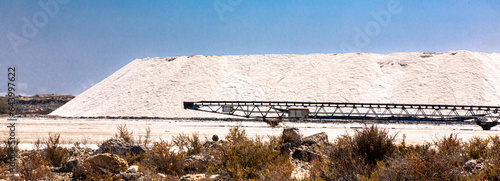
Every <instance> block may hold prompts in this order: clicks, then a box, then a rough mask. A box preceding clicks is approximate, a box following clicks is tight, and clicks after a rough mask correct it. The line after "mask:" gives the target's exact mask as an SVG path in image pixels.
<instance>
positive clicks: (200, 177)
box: [180, 173, 207, 181]
mask: <svg viewBox="0 0 500 181" xmlns="http://www.w3.org/2000/svg"><path fill="white" fill-rule="evenodd" d="M206 177H207V176H206V175H205V174H203V173H200V174H187V175H184V176H182V177H181V178H180V179H181V180H186V181H187V180H203V179H205V178H206Z"/></svg>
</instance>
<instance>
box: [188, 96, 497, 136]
mask: <svg viewBox="0 0 500 181" xmlns="http://www.w3.org/2000/svg"><path fill="white" fill-rule="evenodd" d="M184 108H185V109H192V110H197V111H204V112H212V113H219V114H226V115H233V116H238V117H246V118H262V119H264V120H266V118H276V119H280V120H281V119H345V120H396V121H398V120H404V121H441V122H465V121H474V122H475V123H476V124H477V125H479V126H481V127H482V128H483V129H484V130H490V128H491V127H493V126H495V125H497V124H498V121H499V120H500V114H499V112H500V106H470V105H432V104H379V103H336V102H283V101H199V102H184Z"/></svg>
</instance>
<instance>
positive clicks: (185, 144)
mask: <svg viewBox="0 0 500 181" xmlns="http://www.w3.org/2000/svg"><path fill="white" fill-rule="evenodd" d="M172 142H173V143H174V144H175V145H176V146H177V147H178V148H179V150H181V151H183V152H186V154H187V155H196V154H199V153H201V151H202V149H203V144H202V143H201V140H200V135H199V134H198V133H193V134H192V135H191V136H187V135H185V134H179V136H174V137H173V138H172Z"/></svg>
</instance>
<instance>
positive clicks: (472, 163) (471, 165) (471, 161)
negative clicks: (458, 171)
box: [463, 160, 477, 169]
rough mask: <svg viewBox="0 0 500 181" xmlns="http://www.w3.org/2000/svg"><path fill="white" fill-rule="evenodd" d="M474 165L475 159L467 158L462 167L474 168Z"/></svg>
mask: <svg viewBox="0 0 500 181" xmlns="http://www.w3.org/2000/svg"><path fill="white" fill-rule="evenodd" d="M476 165H477V161H476V160H469V161H467V162H465V164H464V166H463V167H464V168H465V169H474V168H476Z"/></svg>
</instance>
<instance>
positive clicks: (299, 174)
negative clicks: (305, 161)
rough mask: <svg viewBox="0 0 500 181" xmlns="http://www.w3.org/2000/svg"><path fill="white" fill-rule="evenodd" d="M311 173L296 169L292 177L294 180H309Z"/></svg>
mask: <svg viewBox="0 0 500 181" xmlns="http://www.w3.org/2000/svg"><path fill="white" fill-rule="evenodd" d="M309 176H310V171H309V170H306V169H303V168H295V169H294V170H293V171H292V174H291V175H290V178H291V179H292V180H305V179H307V178H309Z"/></svg>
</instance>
